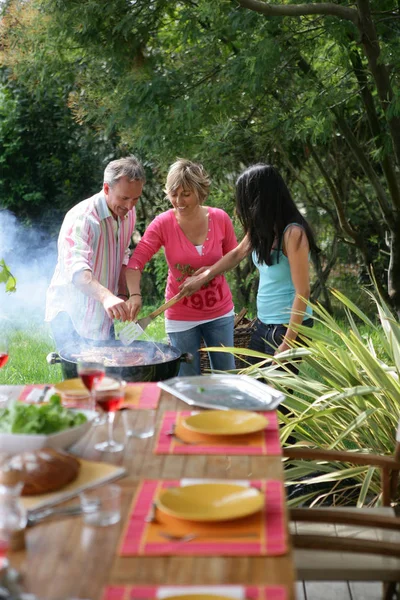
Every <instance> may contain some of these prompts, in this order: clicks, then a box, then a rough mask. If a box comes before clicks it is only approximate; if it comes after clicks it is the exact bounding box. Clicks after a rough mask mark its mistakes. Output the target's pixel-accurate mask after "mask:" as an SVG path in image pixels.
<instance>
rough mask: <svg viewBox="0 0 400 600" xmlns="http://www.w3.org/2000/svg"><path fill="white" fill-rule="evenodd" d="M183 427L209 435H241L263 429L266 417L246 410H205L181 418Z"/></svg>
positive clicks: (265, 424) (266, 420) (266, 422)
mask: <svg viewBox="0 0 400 600" xmlns="http://www.w3.org/2000/svg"><path fill="white" fill-rule="evenodd" d="M182 423H183V425H184V427H186V428H187V429H190V430H191V431H196V432H197V433H206V434H207V433H208V434H210V435H243V434H246V433H255V432H256V431H261V429H265V427H266V426H267V425H268V419H266V418H265V417H264V416H263V415H260V414H258V413H255V412H251V411H248V410H207V411H204V412H201V413H198V414H197V415H192V416H190V417H187V418H186V419H183V421H182Z"/></svg>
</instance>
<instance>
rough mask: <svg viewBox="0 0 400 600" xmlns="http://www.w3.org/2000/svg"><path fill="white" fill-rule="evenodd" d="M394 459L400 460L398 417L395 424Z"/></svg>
mask: <svg viewBox="0 0 400 600" xmlns="http://www.w3.org/2000/svg"><path fill="white" fill-rule="evenodd" d="M394 460H396V461H400V419H399V422H398V425H397V433H396V445H395V447H394Z"/></svg>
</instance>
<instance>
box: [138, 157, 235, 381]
mask: <svg viewBox="0 0 400 600" xmlns="http://www.w3.org/2000/svg"><path fill="white" fill-rule="evenodd" d="M209 189H210V180H209V177H208V175H207V173H206V171H205V170H204V168H203V166H202V165H201V164H198V163H194V162H192V161H190V160H186V159H178V160H177V161H176V162H175V163H174V164H173V165H172V166H171V167H170V169H169V172H168V176H167V181H166V186H165V191H166V194H167V196H168V198H169V200H170V202H171V205H172V208H171V209H170V210H167V211H166V212H164V213H162V214H160V215H158V216H157V217H156V218H155V219H154V220H153V221H152V223H150V225H149V226H148V228H147V229H146V231H145V233H144V235H143V237H142V239H141V241H140V242H139V244H138V245H137V247H136V248H135V251H134V253H133V255H132V257H131V259H130V261H129V263H128V267H127V276H126V278H127V284H128V289H129V294H130V299H129V301H130V302H131V303H132V305H133V306H134V315H135V317H134V318H136V316H137V314H138V313H139V310H140V308H141V306H142V297H141V293H140V279H141V273H142V271H143V268H144V266H145V264H146V263H147V262H148V261H149V260H150V259H151V258H152V256H153V255H154V254H156V252H158V250H159V249H160V248H161V247H163V248H164V251H165V258H166V261H167V264H168V278H167V285H166V290H165V298H166V300H170V299H171V298H172V297H173V296H175V295H176V294H178V293H179V291H180V289H179V286H180V285H181V284H182V283H183V282H184V281H185V279H186V278H187V277H190V276H191V275H193V273H195V272H196V271H197V270H198V269H200V268H201V267H207V266H210V265H213V264H214V263H215V262H217V261H218V260H219V259H220V258H222V257H223V256H224V255H225V254H227V253H228V252H229V251H230V250H232V249H233V248H235V247H236V246H237V241H236V236H235V232H234V229H233V225H232V221H231V219H230V218H229V216H228V215H227V213H226V212H224V211H223V210H221V209H219V208H213V207H211V206H206V205H205V204H204V203H205V201H206V199H207V196H208V193H209ZM165 316H166V318H165V327H166V332H167V334H168V337H169V340H170V342H171V344H172V345H173V346H175V347H177V348H178V349H179V350H180V351H181V352H189V353H191V354H193V356H194V361H193V363H191V364H185V363H182V365H181V368H180V371H179V375H199V374H200V354H199V349H200V345H201V341H202V340H204V343H205V345H206V346H233V319H234V307H233V301H232V294H231V291H230V289H229V286H228V284H227V282H226V280H225V277H224V276H223V275H219V276H217V277H215V278H214V279H213V280H212V281H211V282H210V283H209V284H207V285H206V286H204V287H202V288H201V289H199V290H198V292H196V293H195V294H193V295H192V296H190V298H189V297H188V298H187V297H185V298H182V300H180V301H179V302H178V303H177V304H175V305H174V306H173V307H171V308H170V309H169V310H167V311H166V313H165ZM210 355H211V356H210V364H211V367H212V369H213V370H216V371H227V370H230V369H234V368H235V363H234V358H233V356H232V355H231V354H229V353H227V352H213V353H210Z"/></svg>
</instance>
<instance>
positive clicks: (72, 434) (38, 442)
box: [0, 409, 97, 454]
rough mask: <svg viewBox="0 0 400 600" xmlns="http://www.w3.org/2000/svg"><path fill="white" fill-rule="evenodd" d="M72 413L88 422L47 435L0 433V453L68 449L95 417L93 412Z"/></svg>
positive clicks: (80, 436)
mask: <svg viewBox="0 0 400 600" xmlns="http://www.w3.org/2000/svg"><path fill="white" fill-rule="evenodd" d="M70 410H74V409H70ZM74 412H82V413H84V414H85V415H86V417H87V419H88V420H87V421H86V422H85V423H82V424H81V425H78V426H77V427H72V428H70V429H64V430H63V431H59V432H57V433H52V434H49V435H35V434H27V433H0V452H6V453H7V454H16V453H17V452H25V451H27V450H39V449H40V448H55V449H57V450H65V449H66V448H69V447H70V446H72V445H73V444H75V443H76V442H77V441H78V440H80V439H81V438H82V437H83V436H84V435H85V433H86V432H87V431H89V429H90V427H91V426H92V421H93V419H95V418H96V416H97V413H96V412H95V411H94V410H74Z"/></svg>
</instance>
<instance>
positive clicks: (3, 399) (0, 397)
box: [0, 331, 8, 406]
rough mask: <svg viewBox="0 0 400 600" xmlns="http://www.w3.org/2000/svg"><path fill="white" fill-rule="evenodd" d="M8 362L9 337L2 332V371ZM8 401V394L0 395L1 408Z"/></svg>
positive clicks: (0, 334)
mask: <svg viewBox="0 0 400 600" xmlns="http://www.w3.org/2000/svg"><path fill="white" fill-rule="evenodd" d="M7 361H8V335H7V334H5V333H4V332H1V331H0V369H1V368H2V367H4V366H5V365H6V363H7ZM7 400H8V396H7V395H6V394H2V393H0V406H1V405H2V404H5V403H6V402H7Z"/></svg>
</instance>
